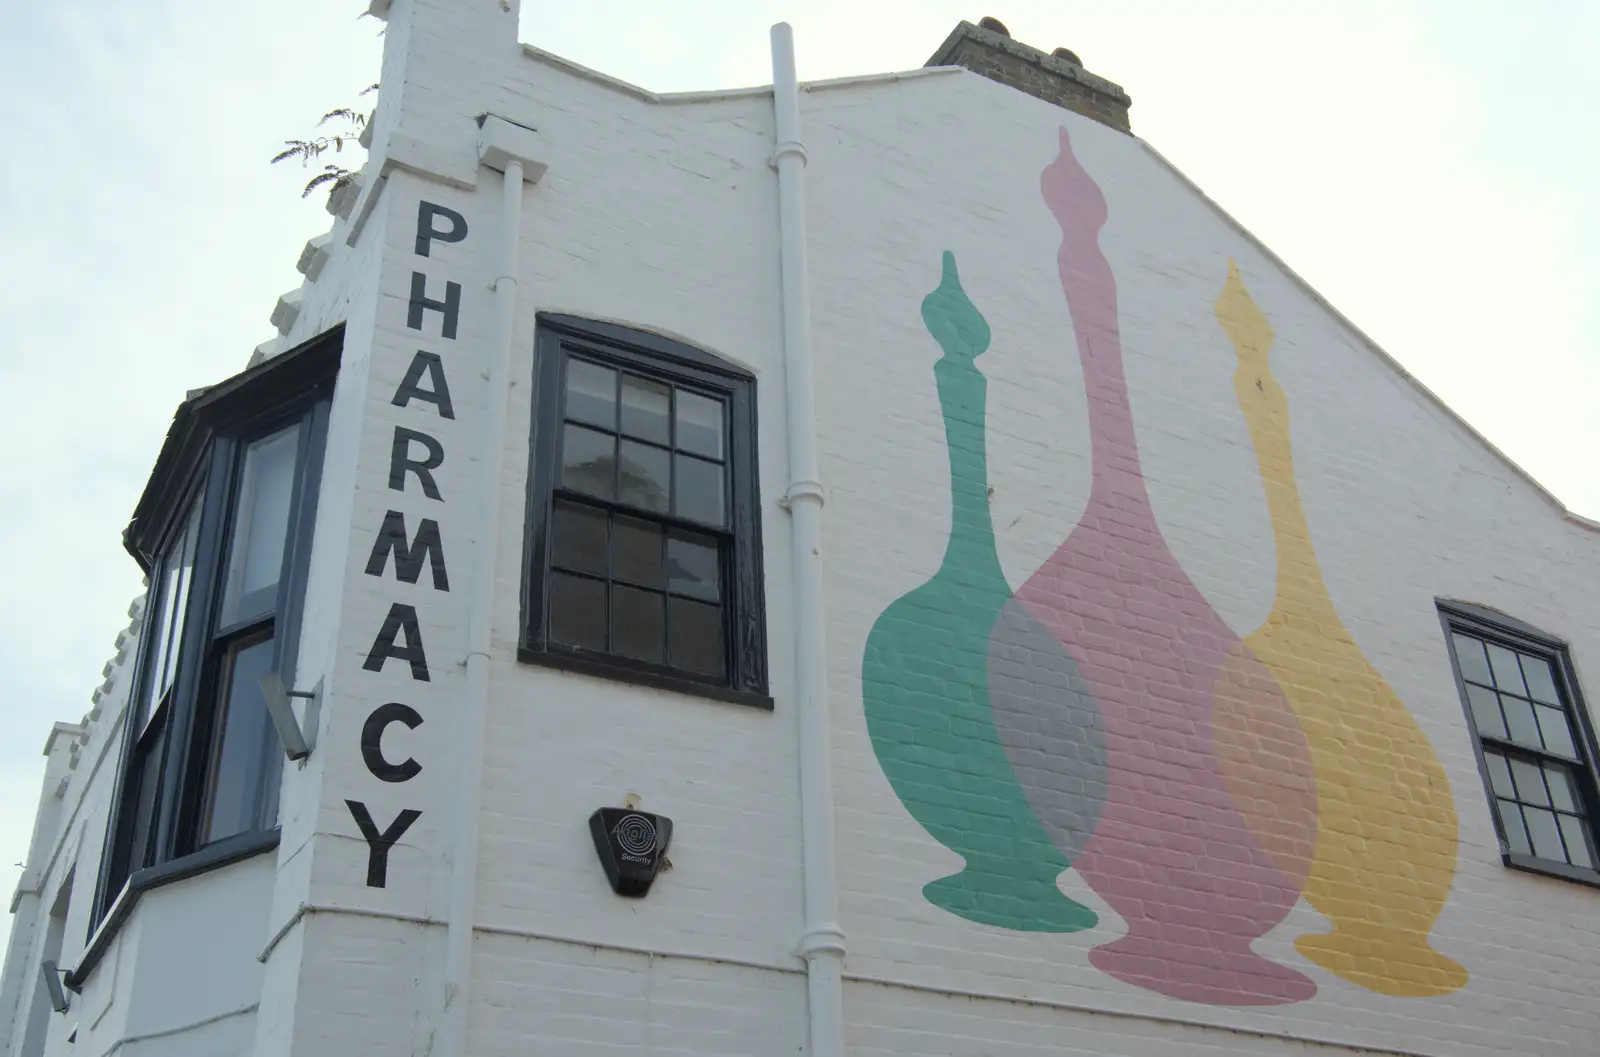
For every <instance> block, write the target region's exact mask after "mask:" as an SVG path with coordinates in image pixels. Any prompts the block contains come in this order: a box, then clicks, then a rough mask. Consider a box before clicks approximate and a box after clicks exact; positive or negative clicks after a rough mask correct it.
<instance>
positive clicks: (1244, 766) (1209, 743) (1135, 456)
mask: <svg viewBox="0 0 1600 1057" xmlns="http://www.w3.org/2000/svg"><path fill="white" fill-rule="evenodd" d="M1040 184H1041V189H1042V190H1043V193H1044V198H1045V202H1046V203H1047V204H1048V205H1049V207H1050V210H1051V212H1052V213H1054V214H1055V217H1056V220H1057V221H1058V222H1059V223H1060V225H1061V234H1062V240H1061V251H1060V255H1059V258H1058V264H1059V267H1060V274H1061V285H1062V290H1063V292H1064V293H1065V295H1066V299H1067V305H1068V308H1069V309H1070V310H1071V313H1072V324H1073V329H1074V331H1075V333H1076V337H1077V344H1078V353H1079V356H1080V357H1081V359H1082V364H1083V374H1084V383H1085V387H1086V389H1087V393H1088V410H1089V423H1090V434H1091V440H1092V455H1093V460H1094V474H1093V486H1092V489H1091V492H1090V497H1089V503H1088V506H1087V508H1086V509H1085V511H1084V513H1083V517H1082V518H1081V520H1080V521H1079V523H1078V525H1077V527H1076V529H1074V531H1073V533H1072V535H1071V536H1070V537H1069V538H1068V539H1067V541H1066V542H1065V543H1063V544H1062V545H1061V547H1060V548H1059V549H1058V550H1057V551H1056V552H1055V554H1054V555H1053V556H1052V557H1051V558H1050V559H1049V560H1048V561H1047V562H1046V563H1045V564H1044V565H1043V566H1042V567H1041V568H1040V569H1039V570H1038V571H1037V572H1036V573H1035V574H1034V575H1033V576H1032V577H1031V578H1030V579H1029V580H1028V582H1027V583H1026V584H1024V585H1023V587H1022V589H1021V590H1020V591H1018V593H1017V597H1018V598H1019V599H1020V600H1021V601H1022V603H1023V604H1024V605H1025V606H1027V608H1028V609H1029V610H1031V611H1032V613H1033V614H1034V615H1035V616H1036V617H1037V618H1038V619H1039V620H1040V622H1041V623H1043V624H1044V626H1045V627H1047V628H1048V629H1049V630H1050V632H1051V633H1052V634H1054V635H1055V637H1056V638H1057V639H1059V640H1060V641H1061V643H1062V645H1064V646H1065V647H1066V649H1067V650H1068V652H1069V653H1071V655H1072V657H1073V658H1074V659H1075V660H1076V661H1077V664H1078V668H1079V670H1080V671H1081V673H1082V675H1083V677H1084V679H1085V680H1086V682H1087V684H1088V687H1089V689H1090V690H1091V691H1092V693H1093V694H1094V696H1095V697H1096V698H1097V699H1098V701H1099V703H1100V706H1101V709H1102V710H1103V713H1104V719H1103V723H1104V737H1105V764H1106V781H1107V788H1106V799H1105V804H1104V809H1103V812H1102V814H1101V817H1100V820H1099V825H1098V828H1097V829H1096V830H1095V832H1094V835H1093V836H1092V837H1091V838H1090V839H1089V841H1088V843H1087V844H1086V845H1085V846H1084V848H1083V852H1082V854H1081V855H1080V856H1079V858H1078V859H1077V863H1076V865H1077V868H1078V871H1079V873H1081V874H1082V876H1083V877H1084V879H1085V880H1086V881H1087V882H1088V884H1089V885H1090V887H1092V888H1093V889H1094V891H1095V892H1096V893H1098V894H1099V895H1100V896H1101V898H1103V899H1104V900H1105V901H1106V902H1107V903H1108V904H1110V906H1111V907H1112V908H1113V909H1115V910H1116V911H1117V913H1118V914H1120V915H1121V916H1122V918H1123V919H1124V920H1125V921H1126V922H1127V926H1128V932H1127V935H1126V936H1124V937H1122V938H1120V939H1117V940H1114V941H1112V942H1110V943H1106V944H1102V945H1101V946H1099V947H1096V948H1095V949H1094V950H1093V951H1091V952H1090V955H1089V960H1090V961H1091V962H1092V963H1093V964H1094V965H1095V966H1096V967H1097V968H1099V969H1100V970H1102V971H1104V972H1106V973H1108V974H1110V975H1112V976H1114V977H1116V978H1118V979H1120V980H1123V981H1126V982H1128V983H1130V984H1134V985H1136V986H1138V987H1142V988H1146V989H1148V990H1151V991H1156V992H1159V993H1161V994H1165V995H1169V996H1172V997H1174V998H1180V999H1184V1000H1187V1001H1192V1002H1203V1003H1211V1004H1217V1005H1276V1004H1281V1003H1286V1002H1295V1001H1300V1000H1302V999H1306V998H1309V997H1310V996H1311V995H1313V994H1315V992H1316V985H1315V984H1314V983H1313V982H1312V981H1311V980H1310V979H1309V978H1308V977H1306V976H1305V975H1303V974H1301V973H1299V972H1297V971H1295V970H1294V969H1291V968H1289V967H1287V966H1284V965H1280V964H1278V963H1276V962H1273V961H1271V960H1269V959H1267V958H1264V957H1262V956H1260V955H1259V954H1257V953H1255V952H1254V951H1253V950H1252V949H1251V946H1250V945H1251V942H1252V941H1253V940H1255V939H1257V938H1259V937H1261V936H1263V935H1265V934H1266V933H1267V932H1268V931H1269V930H1271V929H1272V928H1273V927H1274V926H1275V925H1277V924H1278V923H1279V922H1280V921H1282V920H1283V918H1284V916H1285V915H1287V914H1288V912H1289V910H1290V908H1291V907H1293V906H1294V904H1295V902H1296V900H1297V899H1298V897H1299V893H1300V887H1301V885H1302V884H1303V883H1304V881H1305V877H1306V873H1307V870H1308V869H1309V865H1310V862H1311V859H1312V855H1313V850H1314V847H1315V841H1316V824H1317V823H1316V794H1315V786H1314V783H1313V781H1312V767H1311V761H1310V755H1309V750H1308V749H1307V746H1306V741H1305V737H1304V735H1303V734H1302V732H1301V730H1300V728H1299V727H1298V725H1297V722H1296V719H1295V717H1294V713H1293V712H1292V711H1291V710H1290V709H1289V707H1288V705H1287V703H1286V701H1285V700H1284V697H1283V694H1282V692H1281V691H1280V690H1279V688H1278V685H1277V683H1276V682H1275V681H1274V679H1273V677H1272V675H1271V674H1270V673H1269V672H1268V670H1267V669H1266V668H1265V667H1264V666H1262V665H1261V664H1260V663H1258V662H1257V661H1256V660H1255V658H1254V657H1253V656H1252V655H1251V654H1250V652H1249V651H1248V649H1247V648H1246V647H1245V646H1244V645H1243V644H1242V643H1241V642H1240V641H1239V638H1238V636H1237V635H1235V634H1234V633H1233V632H1232V631H1231V630H1230V629H1229V628H1228V626H1227V625H1226V624H1225V623H1224V622H1223V620H1222V618H1221V617H1220V616H1218V615H1217V613H1216V612H1215V611H1214V610H1213V609H1212V608H1211V606H1210V605H1209V604H1208V603H1207V602H1206V600H1205V598H1204V596H1202V595H1201V593H1200V591H1199V590H1198V589H1197V588H1196V587H1195V586H1194V584H1193V583H1192V582H1190V580H1189V578H1188V576H1187V575H1185V574H1184V571H1183V569H1182V568H1180V567H1179V565H1178V562H1177V560H1176V559H1175V558H1174V557H1173V555H1172V553H1171V551H1170V550H1169V549H1168V547H1167V544H1166V541H1165V540H1164V539H1163V538H1162V535H1161V530H1160V528H1159V526H1158V525H1157V523H1156V519H1155V515H1154V513H1153V511H1152V509H1151V506H1150V500H1149V496H1148V494H1147V493H1146V490H1145V484H1144V478H1143V475H1142V472H1141V469H1140V464H1139V451H1138V445H1137V442H1136V439H1135V436H1134V429H1133V418H1132V414H1131V411H1130V409H1129V403H1128V391H1127V385H1126V381H1125V379H1124V376H1123V363H1122V344H1121V336H1120V332H1119V327H1118V321H1117V290H1116V283H1115V279H1114V278H1113V276H1112V273H1111V268H1110V265H1109V264H1108V263H1107V262H1106V259H1105V257H1104V255H1103V254H1102V253H1101V251H1100V247H1099V233H1100V229H1101V227H1102V226H1103V225H1104V223H1105V221H1106V215H1107V213H1106V202H1105V198H1104V196H1103V195H1102V194H1101V191H1100V188H1099V187H1098V186H1097V185H1096V184H1095V182H1094V180H1093V179H1092V178H1091V177H1090V176H1089V174H1088V173H1087V172H1086V171H1084V169H1083V167H1082V166H1081V165H1080V164H1079V163H1078V160H1077V158H1076V157H1075V156H1074V155H1073V152H1072V144H1071V142H1070V140H1069V139H1068V136H1067V132H1066V130H1065V129H1062V130H1061V153H1060V156H1059V157H1058V158H1057V159H1056V161H1055V162H1053V163H1052V164H1051V165H1050V166H1048V167H1047V168H1046V169H1045V170H1044V173H1043V174H1042V177H1041V181H1040Z"/></svg>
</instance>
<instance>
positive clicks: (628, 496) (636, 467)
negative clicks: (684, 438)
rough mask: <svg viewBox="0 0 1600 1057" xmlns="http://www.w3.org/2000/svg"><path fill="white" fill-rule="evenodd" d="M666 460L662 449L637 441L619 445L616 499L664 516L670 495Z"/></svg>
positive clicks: (626, 441)
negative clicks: (620, 462) (618, 476)
mask: <svg viewBox="0 0 1600 1057" xmlns="http://www.w3.org/2000/svg"><path fill="white" fill-rule="evenodd" d="M669 458H670V456H669V455H668V453H667V450H666V449H665V448H652V447H651V446H650V445H648V444H640V443H639V442H638V441H632V440H625V441H623V442H622V475H621V482H620V493H619V495H618V498H619V499H621V500H622V502H624V503H627V504H629V505H630V506H636V507H641V508H643V509H645V510H656V511H660V512H661V513H663V514H664V513H666V512H667V496H668V495H669V494H670V492H671V482H670V479H669V475H670V474H671V473H672V470H671V467H670V463H669V462H668V461H667V460H668V459H669Z"/></svg>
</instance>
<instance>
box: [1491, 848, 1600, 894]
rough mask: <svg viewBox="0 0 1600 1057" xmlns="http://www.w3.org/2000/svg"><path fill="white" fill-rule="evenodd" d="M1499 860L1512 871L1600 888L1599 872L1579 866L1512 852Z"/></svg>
mask: <svg viewBox="0 0 1600 1057" xmlns="http://www.w3.org/2000/svg"><path fill="white" fill-rule="evenodd" d="M1501 858H1502V859H1503V860H1504V861H1505V864H1506V865H1507V866H1509V867H1511V868H1512V869H1513V870H1523V871H1526V872H1527V873H1536V874H1543V875H1544V876H1546V877H1559V878H1561V879H1562V880H1563V881H1576V882H1578V883H1579V884H1581V885H1588V886H1589V887H1591V888H1600V870H1585V869H1584V868H1583V867H1581V866H1569V865H1568V864H1567V863H1564V862H1554V861H1552V860H1550V859H1539V858H1535V857H1534V856H1532V855H1520V854H1518V853H1517V852H1514V851H1512V852H1506V853H1504V854H1503V855H1501Z"/></svg>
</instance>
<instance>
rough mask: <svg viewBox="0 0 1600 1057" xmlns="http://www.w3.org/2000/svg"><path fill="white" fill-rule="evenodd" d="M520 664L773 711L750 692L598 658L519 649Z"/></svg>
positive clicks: (770, 704)
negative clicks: (595, 676) (594, 676)
mask: <svg viewBox="0 0 1600 1057" xmlns="http://www.w3.org/2000/svg"><path fill="white" fill-rule="evenodd" d="M517 660H519V661H521V662H522V663H524V664H540V665H543V666H545V667H546V668H559V669H560V670H562V671H565V672H580V673H582V674H584V675H597V676H599V677H601V678H602V679H614V680H616V681H618V682H622V683H631V684H633V685H634V686H648V687H653V688H654V689H657V690H670V691H673V692H674V693H679V694H688V695H690V696H692V697H704V698H708V699H710V700H712V701H723V702H726V703H727V704H730V705H745V706H747V707H749V708H760V709H765V710H766V711H768V712H771V711H772V710H773V701H772V698H771V697H769V696H767V695H766V694H759V693H756V692H754V691H751V690H733V689H730V688H728V687H726V686H713V685H711V684H710V683H702V682H699V681H698V680H695V679H689V678H685V677H683V676H677V675H668V674H665V673H662V672H653V671H646V670H643V669H639V668H633V667H630V666H628V665H626V664H623V663H621V662H618V661H610V660H605V659H602V658H598V657H582V656H578V655H576V654H571V653H564V652H557V651H555V650H541V649H536V648H534V647H531V646H520V647H518V649H517Z"/></svg>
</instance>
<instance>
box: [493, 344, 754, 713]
mask: <svg viewBox="0 0 1600 1057" xmlns="http://www.w3.org/2000/svg"><path fill="white" fill-rule="evenodd" d="M535 372H536V378H535V400H536V406H535V408H534V416H533V419H534V429H533V436H532V453H531V459H532V461H531V472H530V474H529V494H528V524H527V555H526V559H527V560H526V565H525V570H524V572H525V576H524V597H523V635H522V645H521V649H520V650H519V656H520V657H521V659H522V660H524V661H531V662H535V663H543V664H550V665H554V666H558V667H566V668H572V669H578V670H583V671H587V672H590V673H593V674H598V675H605V676H609V677H612V678H618V679H624V680H628V681H633V682H640V683H648V684H651V685H657V686H662V687H665V688H669V689H677V690H683V691H685V692H688V693H695V694H700V695H702V696H710V697H716V698H721V699H726V700H734V701H738V702H741V703H748V704H756V705H760V706H766V707H770V703H771V702H770V700H769V699H768V698H767V697H766V690H767V687H766V633H765V627H764V613H763V602H762V585H761V532H760V499H759V494H758V489H757V467H756V431H755V379H754V377H753V376H752V375H751V374H750V373H749V372H748V371H745V370H744V369H742V368H739V367H737V366H734V365H732V364H729V363H727V362H726V361H724V360H721V359H720V358H718V357H715V356H713V355H711V354H709V353H706V352H704V351H702V350H699V349H696V348H693V347H692V346H688V345H685V344H682V343H681V342H676V341H671V340H669V339H666V338H662V337H660V336H658V335H654V334H648V333H645V332H641V331H636V330H631V329H629V328H625V327H619V326H615V325H613V324H605V323H595V322H589V321H584V320H577V319H573V318H571V317H565V316H547V315H541V316H540V317H539V336H538V342H537V363H536V367H535Z"/></svg>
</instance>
